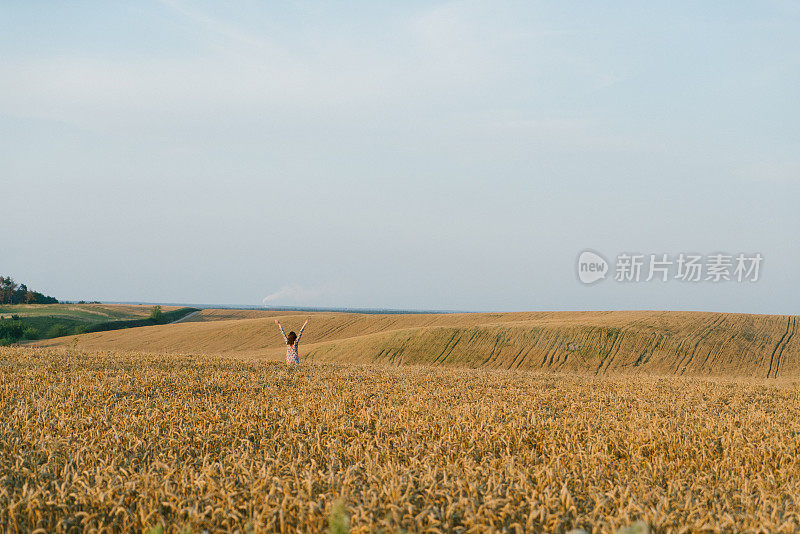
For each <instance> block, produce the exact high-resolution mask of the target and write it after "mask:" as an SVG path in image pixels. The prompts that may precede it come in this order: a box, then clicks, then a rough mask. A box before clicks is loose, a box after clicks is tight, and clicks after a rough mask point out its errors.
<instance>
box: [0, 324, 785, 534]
mask: <svg viewBox="0 0 800 534" xmlns="http://www.w3.org/2000/svg"><path fill="white" fill-rule="evenodd" d="M176 326H179V325H176ZM770 382H771V385H765V384H764V383H763V380H761V383H759V382H757V381H732V380H719V379H717V380H708V379H699V378H675V377H673V378H655V377H647V376H629V377H612V376H605V377H587V376H577V375H572V376H570V375H563V374H562V375H558V374H535V373H528V372H519V371H517V372H508V371H495V370H470V369H459V368H448V367H444V368H431V367H413V366H411V367H402V368H398V367H385V366H353V365H334V364H314V363H305V364H302V365H300V366H297V367H289V366H284V365H279V364H275V363H270V362H264V361H263V360H257V359H244V358H234V357H208V356H177V355H147V354H144V353H130V354H123V353H82V352H76V351H70V350H61V349H31V348H14V349H0V526H2V527H3V528H4V529H5V530H8V531H15V530H20V531H32V530H34V529H37V528H39V529H43V530H44V531H58V532H65V531H74V530H77V531H84V530H92V529H101V528H104V527H113V528H112V530H115V531H126V532H127V531H142V530H146V529H149V528H152V527H156V526H157V525H164V527H165V530H166V531H168V532H177V531H179V530H181V529H183V528H185V527H188V528H189V529H191V530H192V531H195V532H197V531H201V530H203V529H208V530H210V531H213V530H234V531H236V530H242V531H249V530H252V531H256V532H262V531H279V532H291V531H303V532H309V531H320V530H323V529H325V528H327V527H328V526H329V518H330V519H331V520H332V521H334V522H338V523H339V525H340V526H342V525H344V524H345V523H347V522H348V521H349V525H350V527H351V529H352V530H353V531H354V532H372V531H375V530H377V529H380V528H384V529H387V530H391V531H396V530H400V529H408V530H411V531H427V532H437V531H438V532H441V531H454V532H460V531H471V532H484V531H491V530H494V531H510V532H514V531H517V532H520V531H526V530H533V531H549V532H564V531H567V530H569V529H571V528H584V529H586V530H587V531H590V532H592V531H593V532H613V531H615V530H616V529H618V528H620V527H623V526H626V525H631V524H633V523H634V522H636V521H638V520H641V521H644V522H646V523H647V524H649V525H651V526H652V527H653V528H654V529H656V530H657V531H664V532H688V531H701V530H706V531H719V530H724V531H740V530H745V531H761V532H767V531H769V532H797V531H798V530H800V515H799V514H800V385H799V384H798V383H797V382H796V381H795V382H787V381H770ZM336 502H341V503H342V504H341V505H342V514H338V515H337V514H333V515H331V512H332V511H333V510H334V503H336Z"/></svg>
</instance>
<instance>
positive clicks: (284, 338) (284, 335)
mask: <svg viewBox="0 0 800 534" xmlns="http://www.w3.org/2000/svg"><path fill="white" fill-rule="evenodd" d="M275 324H276V325H278V328H280V330H281V335H282V336H283V342H284V343H289V340H288V339H286V332H284V331H283V327H282V326H281V322H280V321H279V320H277V319H275ZM301 332H302V330H301Z"/></svg>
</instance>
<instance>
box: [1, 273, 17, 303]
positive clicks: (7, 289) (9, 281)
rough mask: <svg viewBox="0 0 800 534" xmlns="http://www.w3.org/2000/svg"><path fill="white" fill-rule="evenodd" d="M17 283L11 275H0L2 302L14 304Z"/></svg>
mask: <svg viewBox="0 0 800 534" xmlns="http://www.w3.org/2000/svg"><path fill="white" fill-rule="evenodd" d="M16 290H17V283H16V282H15V281H14V279H13V278H11V277H10V276H0V304H13V303H14V292H15V291H16Z"/></svg>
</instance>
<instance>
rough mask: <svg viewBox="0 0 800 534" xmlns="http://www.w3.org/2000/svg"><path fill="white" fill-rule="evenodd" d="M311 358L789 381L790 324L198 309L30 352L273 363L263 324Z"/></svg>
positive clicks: (793, 372)
mask: <svg viewBox="0 0 800 534" xmlns="http://www.w3.org/2000/svg"><path fill="white" fill-rule="evenodd" d="M306 316H310V317H311V323H310V324H309V327H308V328H307V330H306V332H305V334H304V335H303V340H302V343H301V356H302V357H303V358H307V359H310V360H317V361H334V362H335V361H347V362H356V363H368V362H377V363H385V364H393V365H399V364H435V365H460V366H467V367H485V368H501V369H541V370H550V371H571V372H581V373H592V374H605V373H655V374H674V375H705V376H751V377H770V378H774V377H780V378H785V377H796V376H798V374H800V342H798V338H797V336H795V331H796V320H797V317H796V316H781V315H748V314H723V313H706V312H659V311H620V312H524V313H469V314H404V315H397V314H392V315H388V314H387V315H369V314H349V313H311V314H309V313H290V312H269V311H259V310H248V311H239V310H204V311H202V312H201V313H199V314H196V315H194V316H192V317H190V318H189V319H188V320H187V321H186V322H183V323H181V324H173V325H163V326H151V327H144V328H136V329H131V330H121V331H114V332H100V333H93V334H84V335H80V336H73V337H69V338H62V339H56V340H48V341H40V342H37V343H36V345H39V346H77V347H78V348H81V349H87V350H123V351H144V352H174V353H206V354H238V355H243V356H254V357H261V358H266V359H271V360H280V359H281V358H282V357H283V353H284V348H283V340H282V339H281V337H280V334H279V332H278V331H277V329H276V327H275V325H274V324H273V319H275V318H279V319H280V320H281V321H282V322H283V323H284V325H285V326H286V327H287V331H288V329H295V330H296V329H297V328H299V326H300V324H302V321H303V318H304V317H306Z"/></svg>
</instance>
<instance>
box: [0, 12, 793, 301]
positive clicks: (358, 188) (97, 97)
mask: <svg viewBox="0 0 800 534" xmlns="http://www.w3.org/2000/svg"><path fill="white" fill-rule="evenodd" d="M0 181H2V183H1V184H0V186H1V189H2V194H0V199H2V200H0V214H2V220H3V221H4V225H3V226H4V232H3V237H2V241H1V242H2V245H0V272H2V273H6V274H11V275H13V276H14V277H15V278H16V279H17V280H18V281H22V282H27V283H28V284H29V285H30V286H31V287H32V288H34V289H38V290H41V291H43V292H46V293H48V294H52V295H53V296H56V297H58V298H62V299H99V300H110V301H129V300H139V301H161V302H187V303H219V304H260V303H262V302H263V301H264V300H263V299H265V298H267V300H266V302H267V303H268V304H275V305H299V306H355V307H382V308H405V309H407V308H416V309H420V308H421V309H457V310H568V309H686V310H719V311H741V312H757V313H795V314H796V313H800V309H798V303H800V284H798V274H800V244H798V241H799V240H798V231H799V230H800V210H799V209H798V200H799V199H800V3H798V2H792V1H785V2H784V1H776V2H761V1H753V2H677V3H676V2H619V3H614V2H599V3H598V2H585V3H584V2H547V3H535V2H510V3H506V2H498V1H486V2H480V1H474V2H473V1H466V2H447V3H424V2H366V1H365V2H352V3H338V2H337V3H334V2H331V3H317V2H255V1H251V2H247V1H245V2H236V3H213V2H194V1H164V2H146V1H143V2H129V3H121V2H120V3H117V2H57V3H56V2H52V3H50V2H24V1H7V2H3V3H2V4H0ZM587 248H588V249H592V250H595V251H598V252H600V253H601V254H602V255H604V256H605V257H606V258H607V259H608V260H609V262H611V267H610V268H611V270H612V271H613V270H614V260H615V258H616V256H617V255H618V254H619V253H620V252H640V253H642V254H650V253H655V254H671V255H675V256H677V254H679V253H681V252H686V253H689V252H693V253H700V254H712V253H716V252H725V253H729V254H737V253H740V252H744V253H748V254H749V253H756V252H758V253H761V254H762V256H763V257H764V261H763V264H762V265H761V272H760V279H759V280H758V281H757V282H755V283H752V282H749V283H745V282H742V283H739V282H722V283H718V284H714V283H712V282H710V281H709V282H706V281H701V282H697V283H688V282H681V281H677V280H670V281H668V282H655V281H653V282H649V283H645V282H639V283H634V282H629V283H622V282H616V281H614V280H613V279H612V278H613V273H611V274H612V276H610V277H608V278H607V279H606V280H602V281H600V282H598V283H596V284H594V285H591V286H585V285H583V284H581V283H580V282H579V281H578V278H577V276H576V259H577V256H578V254H579V253H580V252H581V251H582V250H584V249H587ZM2 273H0V274H2Z"/></svg>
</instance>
